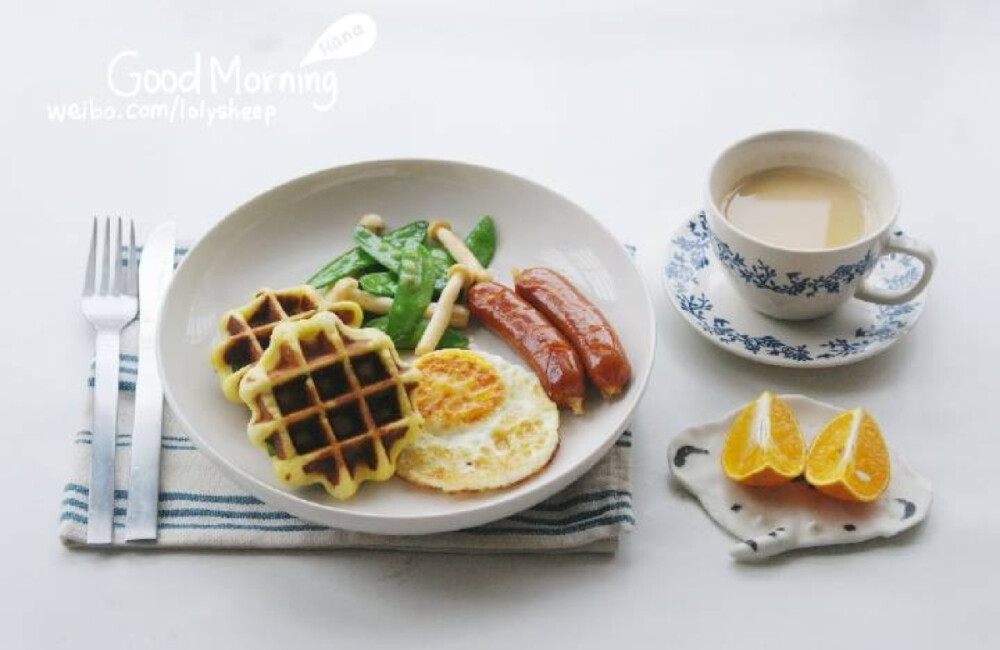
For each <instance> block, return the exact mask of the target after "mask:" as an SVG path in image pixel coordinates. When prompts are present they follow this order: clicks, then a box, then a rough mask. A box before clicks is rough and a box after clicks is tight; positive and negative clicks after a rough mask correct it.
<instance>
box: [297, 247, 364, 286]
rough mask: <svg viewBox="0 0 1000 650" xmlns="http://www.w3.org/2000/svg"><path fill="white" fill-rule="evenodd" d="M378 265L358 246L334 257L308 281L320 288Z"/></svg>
mask: <svg viewBox="0 0 1000 650" xmlns="http://www.w3.org/2000/svg"><path fill="white" fill-rule="evenodd" d="M377 266H378V262H376V261H375V259H374V258H373V257H372V256H371V255H369V254H368V253H366V252H364V251H363V250H361V249H360V248H352V249H351V250H349V251H347V252H346V253H344V254H342V255H340V256H338V257H336V258H334V259H333V260H332V261H330V262H328V263H327V265H326V266H324V267H323V268H321V269H320V270H319V271H316V273H314V274H313V276H312V277H311V278H309V280H308V283H309V284H311V285H313V286H314V287H316V288H317V289H322V288H324V287H328V286H330V285H331V284H333V283H334V282H336V281H337V280H340V279H341V278H347V277H354V276H356V275H360V274H362V273H364V272H365V271H369V270H371V269H374V268H376V267H377Z"/></svg>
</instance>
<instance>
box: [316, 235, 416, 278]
mask: <svg viewBox="0 0 1000 650" xmlns="http://www.w3.org/2000/svg"><path fill="white" fill-rule="evenodd" d="M425 239H427V222H426V221H414V222H413V223H408V224H406V225H405V226H400V227H399V228H396V229H395V230H393V231H392V232H390V233H388V234H387V235H386V236H385V237H382V241H383V242H386V243H388V244H391V245H393V246H402V245H404V244H405V243H406V242H408V241H417V242H423V241H424V240H425ZM378 265H379V263H378V262H377V261H376V260H375V258H374V257H372V256H371V255H369V254H368V253H366V252H365V251H363V250H362V249H361V248H359V247H355V248H352V249H351V250H349V251H347V252H346V253H343V254H342V255H339V256H338V257H336V258H334V259H333V260H331V261H330V262H328V263H327V264H326V265H325V266H324V267H323V268H321V269H320V270H319V271H316V273H314V274H313V275H312V277H311V278H309V280H308V283H309V284H311V285H313V286H314V287H316V288H317V289H322V288H324V287H328V286H330V285H331V284H333V283H334V282H336V281H337V280H340V279H341V278H347V277H357V276H359V275H361V274H362V273H365V272H366V271H372V270H375V269H376V268H377V267H378Z"/></svg>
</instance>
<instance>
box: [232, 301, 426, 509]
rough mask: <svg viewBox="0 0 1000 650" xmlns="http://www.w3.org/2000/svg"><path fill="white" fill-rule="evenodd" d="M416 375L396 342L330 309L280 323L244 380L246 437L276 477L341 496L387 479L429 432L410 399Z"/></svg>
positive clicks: (241, 388)
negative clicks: (364, 484) (265, 455)
mask: <svg viewBox="0 0 1000 650" xmlns="http://www.w3.org/2000/svg"><path fill="white" fill-rule="evenodd" d="M419 379H420V372H419V371H418V370H416V369H414V368H406V369H404V368H403V367H402V363H401V361H400V359H399V355H398V353H397V352H396V348H395V346H394V345H393V343H392V340H391V339H390V338H389V337H388V336H387V335H386V334H384V333H382V332H380V331H378V330H376V329H371V328H369V329H356V328H353V327H349V326H347V325H345V324H344V322H343V321H341V320H340V319H339V318H337V317H336V316H335V315H333V314H332V313H329V312H326V311H320V312H319V313H317V314H316V315H314V316H312V317H311V318H308V319H305V320H297V321H290V322H285V323H280V324H279V325H277V327H275V328H274V331H273V332H272V334H271V340H270V345H269V346H268V347H267V349H266V350H264V353H263V355H262V356H261V358H260V361H258V362H257V363H256V364H254V365H253V366H251V367H250V368H249V369H248V370H247V371H246V374H245V375H244V377H243V380H242V381H241V382H240V388H239V395H240V399H242V400H243V402H244V403H246V405H247V406H248V407H250V411H251V418H250V424H249V425H248V427H247V434H248V435H249V437H250V441H251V442H252V443H253V444H255V445H257V446H259V447H264V448H266V449H267V450H268V453H269V454H270V455H271V456H272V458H273V461H274V468H275V472H276V474H277V476H278V478H279V479H280V480H282V481H284V482H286V483H290V484H292V485H309V484H313V483H319V484H321V485H322V486H323V487H324V488H325V489H326V491H327V492H329V493H330V494H331V495H332V496H334V497H336V498H338V499H346V498H348V497H350V496H352V495H353V494H354V493H355V492H356V491H357V489H358V486H359V485H360V484H361V483H362V482H364V481H366V480H377V481H383V480H385V479H388V478H389V477H391V476H392V475H393V474H394V473H395V471H396V459H397V457H398V456H399V454H400V452H401V451H402V450H403V448H404V447H405V446H406V445H408V444H409V443H410V442H412V441H413V440H414V439H415V438H416V437H417V436H418V435H419V434H420V432H421V430H422V428H423V419H422V418H421V416H420V414H419V413H417V411H416V410H415V409H414V408H413V405H412V403H411V401H410V393H411V392H412V390H413V388H414V387H415V386H416V384H417V382H418V381H419Z"/></svg>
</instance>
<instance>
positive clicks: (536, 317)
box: [466, 282, 585, 415]
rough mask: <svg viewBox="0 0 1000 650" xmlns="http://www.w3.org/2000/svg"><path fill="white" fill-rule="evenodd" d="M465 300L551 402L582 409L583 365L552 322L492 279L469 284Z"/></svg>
mask: <svg viewBox="0 0 1000 650" xmlns="http://www.w3.org/2000/svg"><path fill="white" fill-rule="evenodd" d="M466 304H467V305H468V307H469V311H470V312H471V313H472V315H473V316H475V317H476V318H478V319H479V320H480V321H482V322H483V324H484V325H486V327H488V328H489V329H490V330H492V331H493V333H494V334H496V335H498V336H499V337H501V338H502V339H503V340H504V341H506V342H507V343H508V344H509V345H510V346H511V347H513V348H514V349H515V350H517V353H518V354H520V355H521V358H523V359H524V360H525V361H527V362H528V363H529V364H530V365H531V368H532V369H533V370H534V371H535V374H536V375H538V379H539V380H541V382H542V387H543V388H544V389H545V392H546V393H548V395H549V397H550V398H552V401H553V402H555V403H556V404H558V405H559V406H564V407H569V408H570V409H572V411H573V412H574V413H576V414H577V415H579V414H581V413H583V397H584V390H585V388H584V384H583V366H582V365H581V364H580V359H579V358H578V357H577V356H576V352H574V351H573V346H572V345H570V343H569V341H567V340H566V338H565V337H564V336H563V335H562V334H561V333H560V332H559V330H558V329H556V328H555V327H554V326H553V325H552V323H550V322H549V321H547V320H546V319H545V317H544V316H542V314H540V313H539V312H538V310H536V309H535V308H534V307H532V306H531V305H529V304H528V303H527V302H525V301H524V300H523V299H522V298H520V297H519V296H518V295H517V294H516V293H514V292H513V291H511V290H510V289H508V288H507V287H505V286H503V285H502V284H497V283H496V282H480V283H479V284H476V285H473V286H472V287H470V288H469V290H468V292H467V293H466Z"/></svg>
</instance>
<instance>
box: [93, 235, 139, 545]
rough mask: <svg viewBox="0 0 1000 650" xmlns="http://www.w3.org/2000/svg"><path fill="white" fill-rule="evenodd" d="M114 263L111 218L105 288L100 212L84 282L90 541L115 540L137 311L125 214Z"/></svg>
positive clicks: (134, 266)
mask: <svg viewBox="0 0 1000 650" xmlns="http://www.w3.org/2000/svg"><path fill="white" fill-rule="evenodd" d="M117 222H118V223H117V228H116V233H115V246H114V256H113V257H114V266H112V262H111V260H112V249H111V219H110V218H106V219H105V221H104V245H103V247H102V253H101V261H100V264H101V278H100V289H98V290H97V291H95V290H94V287H95V286H97V228H98V224H97V217H94V225H93V227H92V229H91V233H90V252H89V253H88V255H87V269H86V273H85V278H84V283H83V315H84V316H86V318H87V320H88V321H90V323H91V325H93V326H94V329H96V330H97V338H96V343H95V353H94V422H93V429H94V430H93V444H92V445H91V461H90V500H89V505H88V509H87V543H88V544H110V543H111V540H112V531H113V516H114V488H115V485H114V483H115V480H114V479H115V433H116V429H117V427H116V423H117V419H118V364H119V349H120V334H121V330H122V328H123V327H125V325H127V324H128V323H129V322H131V321H132V319H134V318H135V315H136V311H137V310H138V305H139V301H138V295H137V294H138V291H137V288H138V260H137V259H136V252H135V225H134V224H131V223H130V224H129V233H130V235H129V252H128V259H127V260H126V261H123V258H122V243H123V242H122V218H121V217H118V220H117Z"/></svg>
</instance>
